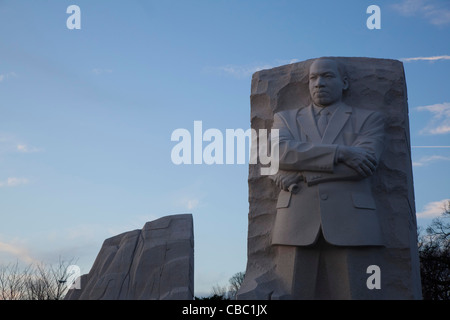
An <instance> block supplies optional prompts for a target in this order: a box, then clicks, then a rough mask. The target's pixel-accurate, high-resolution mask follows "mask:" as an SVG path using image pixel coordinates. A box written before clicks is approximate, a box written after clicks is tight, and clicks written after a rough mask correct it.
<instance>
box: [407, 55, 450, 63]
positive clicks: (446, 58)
mask: <svg viewBox="0 0 450 320" xmlns="http://www.w3.org/2000/svg"><path fill="white" fill-rule="evenodd" d="M400 60H401V61H404V62H412V61H431V62H435V61H440V60H450V56H447V55H443V56H432V57H413V58H402V59H400Z"/></svg>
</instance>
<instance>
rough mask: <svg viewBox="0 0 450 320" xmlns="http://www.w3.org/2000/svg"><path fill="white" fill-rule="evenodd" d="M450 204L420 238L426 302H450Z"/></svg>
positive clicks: (421, 268)
mask: <svg viewBox="0 0 450 320" xmlns="http://www.w3.org/2000/svg"><path fill="white" fill-rule="evenodd" d="M449 220H450V202H448V203H447V204H446V206H445V208H443V214H442V216H440V217H438V218H435V219H434V220H433V221H432V223H431V225H430V226H429V227H428V228H427V229H426V234H425V235H422V236H420V237H419V257H420V274H421V278H422V295H423V298H424V299H425V300H450V221H449Z"/></svg>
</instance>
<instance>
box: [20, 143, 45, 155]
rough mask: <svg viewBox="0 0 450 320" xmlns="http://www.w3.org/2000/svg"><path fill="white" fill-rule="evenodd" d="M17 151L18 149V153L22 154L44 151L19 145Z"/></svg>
mask: <svg viewBox="0 0 450 320" xmlns="http://www.w3.org/2000/svg"><path fill="white" fill-rule="evenodd" d="M16 149H17V151H19V152H22V153H34V152H41V151H42V149H40V148H36V147H33V146H29V145H26V144H18V145H17V148H16Z"/></svg>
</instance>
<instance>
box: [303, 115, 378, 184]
mask: <svg viewBox="0 0 450 320" xmlns="http://www.w3.org/2000/svg"><path fill="white" fill-rule="evenodd" d="M384 130H385V121H384V117H383V116H382V114H381V113H379V112H373V113H371V114H370V115H369V116H368V117H367V118H366V120H365V121H364V122H363V123H362V125H361V128H360V131H359V133H358V137H357V139H356V140H355V142H354V143H353V144H352V146H353V147H358V148H363V149H365V150H367V151H368V152H370V153H371V154H372V155H373V156H374V157H375V158H376V160H377V164H378V163H379V161H380V157H381V154H382V152H383V149H384ZM302 175H303V177H304V179H305V181H306V182H307V183H308V185H310V186H311V185H315V184H319V183H322V182H331V181H349V180H350V181H351V180H353V181H355V180H362V179H364V177H362V176H361V175H359V174H358V173H357V172H356V171H355V170H354V169H352V168H350V167H348V166H347V165H345V164H343V163H338V164H336V165H335V166H334V172H333V173H317V172H303V173H302Z"/></svg>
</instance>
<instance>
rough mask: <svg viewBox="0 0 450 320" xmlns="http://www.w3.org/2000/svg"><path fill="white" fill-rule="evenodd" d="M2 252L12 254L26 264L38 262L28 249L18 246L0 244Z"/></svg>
mask: <svg viewBox="0 0 450 320" xmlns="http://www.w3.org/2000/svg"><path fill="white" fill-rule="evenodd" d="M0 252H6V253H9V254H12V255H13V256H15V257H16V258H18V259H20V260H22V261H23V262H26V263H36V262H37V261H36V260H35V259H34V258H33V257H32V256H31V255H30V253H29V252H28V249H26V248H24V247H23V246H20V245H17V244H11V243H6V242H0Z"/></svg>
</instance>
